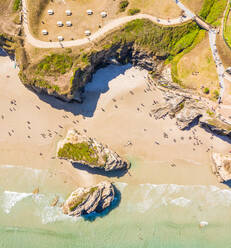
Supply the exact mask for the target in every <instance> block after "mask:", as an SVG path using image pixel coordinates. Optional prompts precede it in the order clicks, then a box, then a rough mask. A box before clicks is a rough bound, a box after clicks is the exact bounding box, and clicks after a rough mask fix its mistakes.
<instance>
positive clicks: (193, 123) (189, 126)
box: [183, 115, 202, 131]
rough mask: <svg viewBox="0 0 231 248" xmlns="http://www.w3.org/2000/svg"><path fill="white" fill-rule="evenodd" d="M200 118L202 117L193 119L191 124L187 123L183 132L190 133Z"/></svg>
mask: <svg viewBox="0 0 231 248" xmlns="http://www.w3.org/2000/svg"><path fill="white" fill-rule="evenodd" d="M201 117H202V115H200V116H198V117H197V118H195V119H194V120H193V121H192V122H191V123H189V125H188V126H187V127H186V128H184V129H183V130H185V131H190V130H191V129H192V128H194V127H196V126H198V124H199V121H200V118H201Z"/></svg>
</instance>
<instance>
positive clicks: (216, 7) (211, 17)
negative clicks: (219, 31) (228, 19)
mask: <svg viewBox="0 0 231 248" xmlns="http://www.w3.org/2000/svg"><path fill="white" fill-rule="evenodd" d="M226 4H227V0H204V4H203V6H202V9H201V11H200V13H199V16H200V17H201V18H202V19H203V20H205V21H206V22H207V23H209V24H212V25H213V26H219V25H220V24H221V22H220V19H221V18H222V16H223V13H224V11H225V7H226Z"/></svg>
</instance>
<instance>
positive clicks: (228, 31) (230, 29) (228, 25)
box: [224, 2, 231, 49]
mask: <svg viewBox="0 0 231 248" xmlns="http://www.w3.org/2000/svg"><path fill="white" fill-rule="evenodd" d="M230 8H231V2H230V6H229V8H227V11H226V13H225V17H224V40H225V42H226V44H227V45H228V46H229V48H230V49H231V14H230V13H231V12H230Z"/></svg>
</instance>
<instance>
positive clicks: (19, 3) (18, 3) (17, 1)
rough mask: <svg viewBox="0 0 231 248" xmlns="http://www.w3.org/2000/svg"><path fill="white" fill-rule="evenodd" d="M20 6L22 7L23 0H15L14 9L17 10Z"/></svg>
mask: <svg viewBox="0 0 231 248" xmlns="http://www.w3.org/2000/svg"><path fill="white" fill-rule="evenodd" d="M20 7H21V0H14V4H13V10H14V11H17V10H19V9H20Z"/></svg>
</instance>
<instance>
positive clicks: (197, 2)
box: [182, 0, 204, 14]
mask: <svg viewBox="0 0 231 248" xmlns="http://www.w3.org/2000/svg"><path fill="white" fill-rule="evenodd" d="M203 2H204V0H182V3H183V4H185V6H187V7H188V8H189V9H190V10H191V11H193V12H195V13H196V14H198V13H199V12H200V10H201V8H202V5H203Z"/></svg>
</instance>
